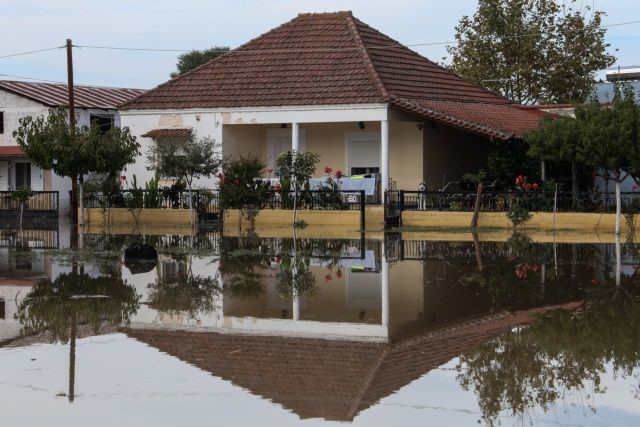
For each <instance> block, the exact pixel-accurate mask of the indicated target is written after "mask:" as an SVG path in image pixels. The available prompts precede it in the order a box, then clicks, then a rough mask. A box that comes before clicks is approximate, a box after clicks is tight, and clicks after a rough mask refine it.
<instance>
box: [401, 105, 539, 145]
mask: <svg viewBox="0 0 640 427" xmlns="http://www.w3.org/2000/svg"><path fill="white" fill-rule="evenodd" d="M390 104H391V105H393V106H395V107H397V108H400V109H402V110H405V111H409V112H411V113H414V114H417V115H419V116H421V117H424V118H426V119H430V120H434V121H436V122H440V123H445V124H448V125H451V126H454V127H457V128H461V129H464V130H467V131H469V132H473V133H477V134H480V135H484V136H487V137H490V138H496V139H499V140H509V139H512V138H522V137H523V136H524V135H525V134H526V133H527V132H528V131H529V130H531V129H534V128H536V127H537V126H538V124H539V123H540V121H541V120H542V118H543V117H544V115H545V113H544V112H542V111H540V110H535V109H523V108H519V107H517V106H514V105H513V104H486V103H480V102H456V101H443V100H429V99H411V100H409V99H404V98H397V97H393V98H392V99H391V100H390Z"/></svg>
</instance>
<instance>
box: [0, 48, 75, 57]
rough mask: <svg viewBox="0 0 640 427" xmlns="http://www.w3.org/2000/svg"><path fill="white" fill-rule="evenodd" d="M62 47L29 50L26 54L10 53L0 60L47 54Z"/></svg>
mask: <svg viewBox="0 0 640 427" xmlns="http://www.w3.org/2000/svg"><path fill="white" fill-rule="evenodd" d="M63 47H64V46H56V47H48V48H46V49H38V50H30V51H27V52H17V53H10V54H9V55H2V56H0V59H3V58H13V57H14V56H23V55H31V54H32V53H40V52H47V51H50V50H56V49H62V48H63Z"/></svg>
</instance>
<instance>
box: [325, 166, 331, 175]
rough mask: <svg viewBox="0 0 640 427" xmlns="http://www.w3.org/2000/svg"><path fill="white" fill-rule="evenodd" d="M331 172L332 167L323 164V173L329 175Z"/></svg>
mask: <svg viewBox="0 0 640 427" xmlns="http://www.w3.org/2000/svg"><path fill="white" fill-rule="evenodd" d="M331 172H333V169H331V167H329V166H325V167H324V173H326V174H327V175H329V174H330V173H331Z"/></svg>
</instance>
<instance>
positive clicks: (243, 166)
mask: <svg viewBox="0 0 640 427" xmlns="http://www.w3.org/2000/svg"><path fill="white" fill-rule="evenodd" d="M264 168H265V165H264V163H262V162H261V161H260V160H259V159H258V158H256V157H240V158H239V159H237V160H227V161H225V162H224V163H223V165H222V170H223V174H222V175H220V203H221V206H222V207H223V208H225V209H228V208H232V209H246V208H249V207H259V206H260V205H261V204H262V202H263V200H264V198H265V196H266V194H267V190H268V184H265V183H263V182H262V180H261V177H262V174H263V171H264Z"/></svg>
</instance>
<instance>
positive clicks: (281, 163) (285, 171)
mask: <svg viewBox="0 0 640 427" xmlns="http://www.w3.org/2000/svg"><path fill="white" fill-rule="evenodd" d="M319 161H320V156H319V155H318V154H316V153H313V152H311V151H306V152H304V153H300V152H296V151H293V152H291V151H290V152H288V153H282V154H281V155H280V157H278V160H277V161H276V176H277V177H279V178H280V180H281V185H283V184H282V183H283V182H284V183H287V184H290V185H291V190H292V192H293V227H294V228H301V227H303V226H304V224H303V222H302V223H301V222H300V221H298V216H297V212H298V199H299V198H300V194H301V192H302V191H303V190H304V188H305V186H307V188H308V183H309V179H311V176H312V175H313V173H314V172H315V170H316V166H317V165H318V162H319ZM283 190H284V186H283Z"/></svg>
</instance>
